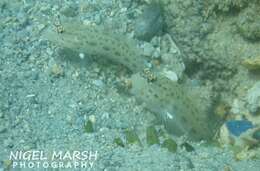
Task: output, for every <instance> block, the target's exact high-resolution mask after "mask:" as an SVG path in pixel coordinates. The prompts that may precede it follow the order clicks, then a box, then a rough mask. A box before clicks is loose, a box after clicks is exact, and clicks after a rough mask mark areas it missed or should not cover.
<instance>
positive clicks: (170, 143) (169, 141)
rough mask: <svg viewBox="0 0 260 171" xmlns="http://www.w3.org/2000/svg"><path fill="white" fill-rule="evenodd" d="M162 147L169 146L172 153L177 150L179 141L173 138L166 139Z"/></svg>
mask: <svg viewBox="0 0 260 171" xmlns="http://www.w3.org/2000/svg"><path fill="white" fill-rule="evenodd" d="M162 147H163V148H167V149H168V151H169V152H172V153H175V152H176V151H177V143H176V142H175V141H174V140H173V139H171V138H168V139H166V140H164V142H163V144H162Z"/></svg>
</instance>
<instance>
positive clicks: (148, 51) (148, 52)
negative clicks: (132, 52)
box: [143, 43, 155, 57]
mask: <svg viewBox="0 0 260 171" xmlns="http://www.w3.org/2000/svg"><path fill="white" fill-rule="evenodd" d="M154 50H155V49H154V47H153V45H152V44H150V43H144V44H143V55H144V56H148V57H151V56H152V54H153V52H154Z"/></svg>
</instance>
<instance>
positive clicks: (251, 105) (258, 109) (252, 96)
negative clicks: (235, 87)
mask: <svg viewBox="0 0 260 171" xmlns="http://www.w3.org/2000/svg"><path fill="white" fill-rule="evenodd" d="M246 101H247V108H248V109H249V111H250V113H251V114H253V115H259V113H260V81H259V82H257V83H255V85H254V86H253V87H252V88H250V89H249V90H248V93H247V96H246Z"/></svg>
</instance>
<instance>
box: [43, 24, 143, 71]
mask: <svg viewBox="0 0 260 171" xmlns="http://www.w3.org/2000/svg"><path fill="white" fill-rule="evenodd" d="M62 27H63V31H62V33H57V32H56V31H54V30H51V29H49V30H47V31H46V32H45V33H44V35H43V36H44V37H45V38H47V39H48V40H50V41H51V42H53V43H55V44H57V45H59V46H61V47H66V48H70V49H72V50H75V51H77V52H82V53H86V54H88V55H92V56H98V58H99V59H104V60H107V59H108V60H110V61H113V62H115V63H118V64H122V65H124V66H126V67H127V68H129V69H130V70H131V71H132V72H138V71H141V70H142V69H143V68H144V62H145V61H144V60H143V59H142V58H141V57H140V54H141V53H140V50H139V49H138V48H137V47H136V46H137V43H135V42H134V40H132V39H130V38H127V37H126V36H123V35H120V34H116V33H112V32H109V31H106V30H104V29H103V28H101V27H99V26H93V25H91V26H86V25H83V24H81V23H78V22H73V23H62Z"/></svg>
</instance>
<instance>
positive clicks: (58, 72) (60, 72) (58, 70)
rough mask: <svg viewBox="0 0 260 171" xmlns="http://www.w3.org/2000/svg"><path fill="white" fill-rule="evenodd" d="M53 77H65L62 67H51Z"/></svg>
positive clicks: (55, 65)
mask: <svg viewBox="0 0 260 171" xmlns="http://www.w3.org/2000/svg"><path fill="white" fill-rule="evenodd" d="M51 75H52V76H54V77H61V76H63V75H64V71H63V69H62V67H61V66H60V65H57V64H54V65H53V66H52V67H51Z"/></svg>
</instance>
